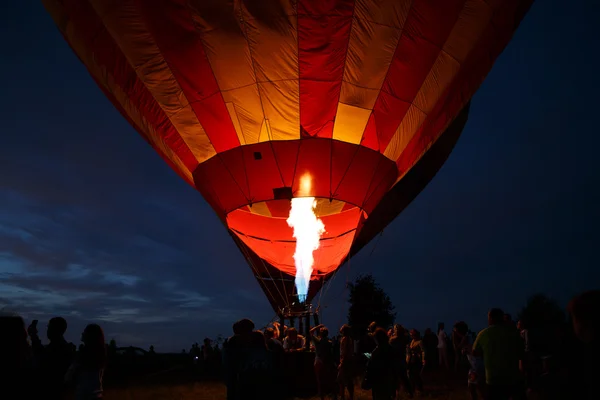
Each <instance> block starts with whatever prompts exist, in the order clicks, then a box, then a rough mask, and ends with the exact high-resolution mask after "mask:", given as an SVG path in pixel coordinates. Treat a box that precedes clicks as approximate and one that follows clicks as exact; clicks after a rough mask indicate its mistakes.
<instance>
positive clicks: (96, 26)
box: [63, 0, 198, 172]
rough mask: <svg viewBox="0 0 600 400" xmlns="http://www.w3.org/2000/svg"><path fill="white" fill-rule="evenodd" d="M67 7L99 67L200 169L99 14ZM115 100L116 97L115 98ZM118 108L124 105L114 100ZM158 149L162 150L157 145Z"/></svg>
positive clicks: (70, 2)
mask: <svg viewBox="0 0 600 400" xmlns="http://www.w3.org/2000/svg"><path fill="white" fill-rule="evenodd" d="M63 7H64V9H65V11H66V13H67V15H68V16H69V23H70V24H72V26H73V28H74V31H75V32H77V33H76V34H77V35H79V37H80V38H81V40H82V41H83V42H84V43H85V46H86V47H87V48H89V49H91V51H93V54H94V61H95V62H96V64H97V65H98V66H100V67H102V68H104V69H106V71H107V73H108V74H110V75H111V76H112V78H113V79H114V82H115V84H116V85H118V86H119V87H120V88H121V90H123V92H124V93H125V94H126V95H127V97H128V98H129V100H130V101H131V103H132V104H133V105H135V106H136V107H137V108H138V110H139V111H140V113H141V114H142V115H143V116H144V118H146V120H147V121H148V123H149V124H150V125H151V126H152V127H153V128H154V129H155V131H156V133H157V134H158V135H159V136H160V138H162V140H163V141H164V142H165V144H166V145H167V146H168V147H169V148H170V149H171V150H173V152H174V153H175V154H176V155H177V156H178V157H179V159H180V160H181V161H182V162H183V164H184V165H185V166H186V168H188V169H189V171H190V172H192V171H194V169H196V167H197V166H198V161H197V160H196V157H194V155H193V154H192V152H191V150H190V148H189V147H188V146H187V144H186V143H185V142H184V141H183V139H182V138H181V136H180V135H179V132H177V130H176V129H175V127H174V126H173V124H172V123H171V121H170V120H169V118H168V117H167V115H166V114H165V112H164V111H163V110H162V108H161V107H160V106H159V104H158V103H157V102H156V100H155V99H154V96H152V94H151V93H150V92H149V91H148V89H147V88H146V86H145V85H144V83H143V82H142V81H141V80H140V79H139V78H138V76H137V74H136V72H135V71H134V70H133V68H132V67H131V65H130V64H129V62H128V60H127V58H126V57H125V55H124V54H123V52H122V51H121V49H120V48H119V46H118V45H117V44H116V43H115V41H114V40H113V38H112V37H111V35H110V33H109V32H108V30H107V29H106V27H105V26H104V24H103V23H102V20H101V19H100V18H99V16H98V14H96V11H95V10H94V9H93V8H92V6H91V5H90V3H89V2H87V1H78V0H64V2H63ZM113 100H114V98H113ZM113 104H114V105H115V107H117V109H118V108H119V107H120V105H119V104H118V102H117V103H115V102H114V101H113ZM153 147H154V149H156V150H158V149H157V148H156V146H153Z"/></svg>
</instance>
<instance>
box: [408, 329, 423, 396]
mask: <svg viewBox="0 0 600 400" xmlns="http://www.w3.org/2000/svg"><path fill="white" fill-rule="evenodd" d="M410 338H411V341H410V344H409V345H408V354H407V355H406V363H407V368H408V379H409V381H410V384H411V385H412V387H413V388H414V389H415V390H417V391H419V392H423V378H422V373H423V366H424V365H425V364H426V361H425V348H424V346H423V341H422V340H421V333H420V332H419V331H418V330H416V329H411V331H410Z"/></svg>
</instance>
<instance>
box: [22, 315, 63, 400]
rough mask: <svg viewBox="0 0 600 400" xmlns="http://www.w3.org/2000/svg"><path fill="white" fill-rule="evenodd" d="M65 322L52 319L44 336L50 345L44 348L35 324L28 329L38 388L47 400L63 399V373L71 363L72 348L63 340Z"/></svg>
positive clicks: (55, 318) (58, 318) (57, 318)
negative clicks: (37, 377) (35, 365)
mask: <svg viewBox="0 0 600 400" xmlns="http://www.w3.org/2000/svg"><path fill="white" fill-rule="evenodd" d="M66 331H67V321H66V320H65V319H64V318H62V317H54V318H52V319H51V320H50V321H49V322H48V328H47V330H46V336H47V338H48V340H49V341H50V343H49V344H48V345H46V346H44V345H42V342H41V340H40V338H39V336H38V330H37V326H36V324H34V323H32V324H31V325H30V326H29V328H28V332H29V337H30V338H31V347H32V349H33V356H34V360H35V362H36V364H37V367H38V372H39V378H40V386H43V387H44V389H43V392H44V396H45V397H46V398H48V399H62V398H64V397H65V390H66V386H65V373H66V372H67V369H68V368H69V366H70V365H71V363H72V362H73V357H74V353H73V346H72V344H71V343H68V342H67V341H66V340H65V337H64V335H65V332H66Z"/></svg>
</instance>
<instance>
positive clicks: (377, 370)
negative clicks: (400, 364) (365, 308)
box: [365, 328, 396, 400]
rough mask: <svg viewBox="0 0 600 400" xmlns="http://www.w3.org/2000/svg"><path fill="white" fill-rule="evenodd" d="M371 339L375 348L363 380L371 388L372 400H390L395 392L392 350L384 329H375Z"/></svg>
mask: <svg viewBox="0 0 600 400" xmlns="http://www.w3.org/2000/svg"><path fill="white" fill-rule="evenodd" d="M373 338H374V339H375V344H376V347H375V349H374V350H373V353H371V358H370V360H369V362H368V364H367V373H366V376H365V380H366V381H367V382H369V384H370V386H371V393H372V395H373V400H391V399H392V398H393V397H394V393H395V391H396V377H395V376H394V350H393V349H392V346H390V343H389V338H388V336H387V332H386V331H385V330H384V329H382V328H377V329H376V330H375V333H374V334H373Z"/></svg>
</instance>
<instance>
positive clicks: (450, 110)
mask: <svg viewBox="0 0 600 400" xmlns="http://www.w3.org/2000/svg"><path fill="white" fill-rule="evenodd" d="M531 3H532V1H521V0H507V1H503V2H501V4H499V6H498V7H497V8H496V9H495V10H494V13H493V17H492V21H491V23H490V24H489V25H488V27H487V28H486V29H485V30H484V32H483V34H482V35H481V38H480V39H479V41H478V43H477V45H476V46H475V48H474V49H473V50H472V51H471V53H470V54H469V55H468V57H467V59H466V60H465V62H464V64H463V65H462V67H461V69H460V72H459V73H458V75H457V77H456V79H455V80H454V82H453V83H452V84H451V85H450V86H449V87H448V88H447V89H446V91H445V93H444V94H443V95H442V97H441V98H440V100H439V101H438V103H437V104H436V106H435V107H434V109H433V110H432V112H431V114H430V115H429V118H427V119H426V120H425V121H424V123H423V124H422V126H421V128H420V129H419V130H418V131H417V133H416V134H415V135H414V136H413V138H412V139H411V141H410V142H409V143H408V145H407V147H406V149H405V150H404V151H403V152H402V154H401V155H400V157H399V158H398V161H397V165H398V170H399V173H400V175H402V174H404V173H406V172H407V171H408V170H409V169H410V168H412V166H413V165H414V164H415V163H416V162H417V161H418V160H419V158H420V157H421V156H422V155H423V153H424V152H425V151H426V150H427V149H428V147H429V146H430V145H431V144H432V143H433V142H434V141H435V140H437V138H438V137H439V135H441V134H442V133H443V131H444V130H445V129H446V127H447V126H448V125H449V123H450V122H451V121H452V119H453V118H455V116H456V115H457V114H458V113H459V112H460V110H461V109H462V107H464V105H465V104H466V103H467V101H468V100H469V99H470V98H471V97H472V96H473V94H474V93H475V91H476V90H477V89H478V88H479V86H480V85H481V83H482V82H483V80H484V79H485V77H486V75H487V74H488V73H489V71H490V70H491V68H492V65H493V64H494V61H495V60H496V58H497V57H498V56H499V55H500V53H502V51H503V50H504V48H505V47H506V46H507V45H508V42H509V41H510V39H511V38H512V36H513V33H514V31H515V30H516V29H517V26H518V24H519V22H520V21H521V19H522V18H523V17H524V16H525V13H526V12H527V10H528V9H529V6H530V5H531Z"/></svg>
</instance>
